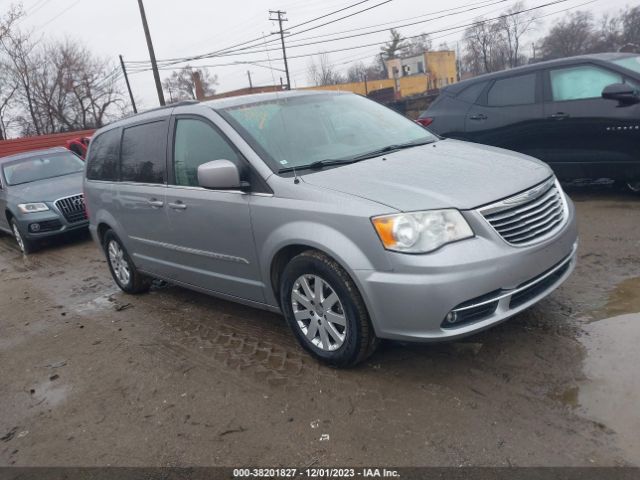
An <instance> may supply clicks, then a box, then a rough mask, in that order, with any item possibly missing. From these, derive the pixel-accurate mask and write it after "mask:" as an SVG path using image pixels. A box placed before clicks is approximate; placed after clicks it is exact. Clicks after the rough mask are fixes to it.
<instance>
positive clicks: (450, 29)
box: [136, 0, 598, 73]
mask: <svg viewBox="0 0 640 480" xmlns="http://www.w3.org/2000/svg"><path fill="white" fill-rule="evenodd" d="M567 1H569V0H555V1H553V2H549V3H545V4H542V5H538V6H536V7H531V8H527V9H523V10H519V11H517V12H512V13H508V14H503V15H499V16H497V17H492V18H488V19H483V20H478V21H475V22H472V23H467V24H462V25H456V26H452V27H448V28H442V29H439V30H433V31H430V32H423V33H421V34H418V35H412V36H408V37H405V38H406V39H411V38H418V37H421V36H422V35H425V34H426V35H433V34H437V33H443V32H449V33H447V34H445V35H441V36H438V37H435V38H434V39H438V38H443V37H446V36H449V35H452V34H456V33H460V32H462V31H464V30H465V29H466V28H468V27H472V26H476V25H483V24H485V23H489V22H493V21H495V20H499V19H502V18H506V17H510V16H515V15H519V14H521V13H526V12H530V11H534V10H538V9H540V8H545V7H548V6H551V5H556V4H559V3H565V2H567ZM596 1H598V0H590V1H588V2H585V3H582V4H578V5H574V6H571V7H568V8H565V9H563V10H558V11H556V12H552V13H549V14H546V15H542V16H541V17H539V18H544V17H547V16H551V15H555V14H558V13H562V12H565V11H568V10H573V9H574V8H578V7H581V6H584V5H588V4H591V3H595V2H596ZM384 43H386V40H385V41H382V42H374V43H367V44H363V45H355V46H351V47H344V48H339V49H334V50H327V51H323V52H314V53H309V54H300V55H289V56H288V59H296V58H306V57H312V56H314V55H318V54H319V53H337V52H344V51H351V50H357V49H360V48H367V47H373V46H380V45H382V44H384ZM363 58H364V57H363ZM271 60H283V59H282V58H275V59H274V58H272V59H271ZM252 61H253V62H267V61H268V60H267V59H259V60H258V59H253V60H252ZM353 61H355V60H353ZM246 63H248V62H233V63H223V64H215V65H206V66H207V67H209V68H218V67H224V66H230V65H241V64H246ZM163 68H165V69H169V68H170V67H169V66H166V67H163ZM148 70H149V68H144V69H140V70H138V72H142V71H148ZM138 72H136V73H138Z"/></svg>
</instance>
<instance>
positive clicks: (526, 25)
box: [498, 1, 538, 68]
mask: <svg viewBox="0 0 640 480" xmlns="http://www.w3.org/2000/svg"><path fill="white" fill-rule="evenodd" d="M525 8H526V5H525V3H524V2H523V1H518V2H516V3H515V4H513V5H512V6H511V8H509V9H508V10H507V11H506V12H505V15H504V16H503V17H502V18H500V20H499V21H498V25H499V28H500V29H501V31H502V37H503V39H504V46H505V47H506V48H505V49H506V56H507V66H508V67H512V68H513V67H517V66H518V65H521V64H522V63H524V62H525V61H526V59H525V58H524V56H523V55H522V53H521V51H520V47H521V43H522V38H523V36H524V35H526V34H527V33H528V32H529V31H531V30H533V29H534V28H535V27H536V24H537V23H538V17H537V16H536V14H535V13H534V12H533V11H529V12H523V13H518V14H516V12H521V11H523V10H525Z"/></svg>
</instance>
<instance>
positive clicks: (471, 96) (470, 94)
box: [456, 82, 487, 103]
mask: <svg viewBox="0 0 640 480" xmlns="http://www.w3.org/2000/svg"><path fill="white" fill-rule="evenodd" d="M486 85H487V82H480V83H475V84H473V85H470V86H468V87H467V88H465V89H464V90H462V92H460V93H459V94H458V96H457V97H456V98H458V100H462V101H463V102H467V103H476V100H478V97H479V96H480V94H481V93H482V91H483V90H484V87H485V86H486Z"/></svg>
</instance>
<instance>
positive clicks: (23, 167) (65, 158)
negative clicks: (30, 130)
mask: <svg viewBox="0 0 640 480" xmlns="http://www.w3.org/2000/svg"><path fill="white" fill-rule="evenodd" d="M2 169H3V173H4V178H5V180H6V181H7V185H20V184H22V183H30V182H37V181H38V180H45V179H47V178H53V177H60V176H62V175H69V174H71V173H77V172H82V170H83V169H84V162H83V161H82V160H80V159H79V158H78V157H76V156H75V155H74V154H73V153H65V152H56V153H51V154H42V155H38V156H33V157H29V158H25V159H22V160H16V161H14V162H10V163H7V164H6V165H3V167H2Z"/></svg>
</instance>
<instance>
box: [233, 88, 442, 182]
mask: <svg viewBox="0 0 640 480" xmlns="http://www.w3.org/2000/svg"><path fill="white" fill-rule="evenodd" d="M221 113H222V115H223V116H224V117H225V118H226V119H227V120H228V121H229V122H230V123H231V124H232V125H234V127H236V129H237V130H238V131H239V132H240V133H241V134H243V136H245V138H247V140H248V141H249V143H252V144H253V145H254V147H255V148H256V149H257V150H259V151H260V152H261V154H262V155H263V158H264V157H266V158H265V161H267V162H268V163H270V164H271V166H272V168H273V169H274V170H276V171H278V170H290V169H292V168H303V167H307V166H309V165H311V164H312V163H313V162H317V161H325V160H329V159H330V160H344V161H349V160H350V159H353V158H356V157H358V156H362V155H366V154H367V153H369V152H373V151H376V150H379V149H382V148H386V147H388V146H393V145H403V144H410V143H413V142H416V143H418V142H432V141H436V140H437V137H436V136H434V135H433V134H431V133H429V132H428V131H427V130H425V129H424V128H423V127H421V126H419V125H418V124H417V123H415V122H413V121H411V120H409V119H407V118H406V117H403V116H402V115H400V114H398V113H396V112H394V111H393V110H391V109H389V108H387V107H384V106H382V105H380V104H378V103H376V102H374V101H372V100H369V99H366V98H363V97H360V96H358V95H350V94H310V95H301V96H295V97H282V98H278V99H275V100H272V101H265V102H257V103H252V104H245V105H239V106H231V107H227V108H225V109H223V110H222V111H221Z"/></svg>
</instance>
